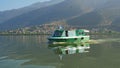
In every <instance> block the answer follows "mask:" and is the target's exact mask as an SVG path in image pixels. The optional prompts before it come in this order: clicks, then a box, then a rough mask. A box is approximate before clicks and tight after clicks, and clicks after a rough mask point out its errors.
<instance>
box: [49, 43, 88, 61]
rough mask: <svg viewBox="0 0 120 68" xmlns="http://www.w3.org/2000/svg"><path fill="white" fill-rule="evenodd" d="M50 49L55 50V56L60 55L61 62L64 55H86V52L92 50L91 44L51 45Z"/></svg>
mask: <svg viewBox="0 0 120 68" xmlns="http://www.w3.org/2000/svg"><path fill="white" fill-rule="evenodd" d="M48 47H49V48H50V49H51V50H53V51H54V53H55V54H58V55H59V57H60V59H61V60H62V57H63V55H68V54H77V53H86V52H89V50H88V49H90V45H89V43H82V44H55V45H53V44H52V45H49V46H48Z"/></svg>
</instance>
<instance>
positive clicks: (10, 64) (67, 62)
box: [0, 35, 120, 68]
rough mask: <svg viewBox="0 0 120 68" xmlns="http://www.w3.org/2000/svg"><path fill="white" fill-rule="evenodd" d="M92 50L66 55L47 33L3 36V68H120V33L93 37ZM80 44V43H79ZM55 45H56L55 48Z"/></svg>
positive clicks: (0, 64) (0, 46)
mask: <svg viewBox="0 0 120 68" xmlns="http://www.w3.org/2000/svg"><path fill="white" fill-rule="evenodd" d="M91 39H94V40H96V41H97V42H99V43H98V44H90V49H87V51H89V52H83V53H82V52H81V53H76V54H66V55H62V59H60V56H59V54H57V53H55V52H54V50H52V49H51V48H49V47H48V43H47V42H48V40H47V36H45V35H39V36H0V68H120V36H114V35H113V36H111V35H110V36H107V35H99V36H97V35H96V36H95V35H94V36H91ZM77 45H78V44H77ZM53 48H54V47H53Z"/></svg>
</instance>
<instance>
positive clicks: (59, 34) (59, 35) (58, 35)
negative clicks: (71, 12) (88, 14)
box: [53, 31, 63, 37]
mask: <svg viewBox="0 0 120 68" xmlns="http://www.w3.org/2000/svg"><path fill="white" fill-rule="evenodd" d="M62 33H63V31H55V32H54V35H53V36H54V37H61V36H62Z"/></svg>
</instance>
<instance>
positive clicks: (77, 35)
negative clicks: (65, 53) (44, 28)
mask: <svg viewBox="0 0 120 68" xmlns="http://www.w3.org/2000/svg"><path fill="white" fill-rule="evenodd" d="M88 33H89V30H86V29H70V30H64V29H62V28H59V29H57V30H55V31H54V32H53V34H52V35H51V36H50V37H48V40H49V43H52V44H65V43H81V42H88V41H89V40H90V36H89V35H88Z"/></svg>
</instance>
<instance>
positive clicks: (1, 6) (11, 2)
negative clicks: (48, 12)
mask: <svg viewBox="0 0 120 68" xmlns="http://www.w3.org/2000/svg"><path fill="white" fill-rule="evenodd" d="M45 1H50V0H0V11H5V10H11V9H17V8H21V7H25V6H28V5H31V4H33V3H36V2H45Z"/></svg>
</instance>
